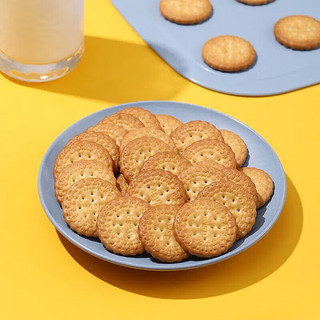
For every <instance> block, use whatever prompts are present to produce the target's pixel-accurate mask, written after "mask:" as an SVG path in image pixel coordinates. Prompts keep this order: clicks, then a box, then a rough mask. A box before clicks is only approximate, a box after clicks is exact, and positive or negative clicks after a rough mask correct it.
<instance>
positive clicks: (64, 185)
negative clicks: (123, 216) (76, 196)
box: [55, 160, 116, 203]
mask: <svg viewBox="0 0 320 320" xmlns="http://www.w3.org/2000/svg"><path fill="white" fill-rule="evenodd" d="M87 178H100V179H102V180H105V181H108V182H110V183H111V184H113V185H115V184H116V178H115V177H114V175H113V171H112V170H111V169H110V168H109V167H107V166H106V165H105V164H103V163H102V162H99V161H96V160H80V161H77V162H74V163H72V164H69V165H67V166H66V167H65V168H64V169H63V170H62V171H61V172H60V173H59V174H58V176H57V179H56V181H55V193H56V198H57V200H58V202H59V203H61V202H62V200H63V198H64V197H65V195H66V193H67V190H68V189H69V188H70V187H71V186H72V185H73V184H74V183H76V182H78V181H79V180H82V179H87Z"/></svg>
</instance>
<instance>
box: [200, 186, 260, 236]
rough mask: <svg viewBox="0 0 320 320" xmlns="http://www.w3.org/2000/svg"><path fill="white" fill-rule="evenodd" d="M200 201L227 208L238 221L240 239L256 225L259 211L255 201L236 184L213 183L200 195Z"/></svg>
mask: <svg viewBox="0 0 320 320" xmlns="http://www.w3.org/2000/svg"><path fill="white" fill-rule="evenodd" d="M198 199H210V200H215V201H217V202H219V203H221V204H223V205H224V206H226V207H227V208H228V209H229V210H230V211H231V213H232V214H233V216H234V217H235V219H236V223H237V227H238V230H237V237H238V239H240V238H243V237H244V236H245V235H246V234H247V233H248V232H249V231H250V230H251V229H252V227H253V225H254V223H255V219H256V215H257V211H256V203H255V201H254V199H253V198H252V196H251V195H250V194H249V193H247V192H246V191H245V190H244V189H243V188H242V187H241V186H239V185H238V184H236V183H234V182H231V181H224V182H219V183H213V184H211V185H210V186H207V187H205V188H204V189H203V190H202V191H201V192H200V193H199V196H198Z"/></svg>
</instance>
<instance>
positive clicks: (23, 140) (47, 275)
mask: <svg viewBox="0 0 320 320" xmlns="http://www.w3.org/2000/svg"><path fill="white" fill-rule="evenodd" d="M85 27H86V53H85V55H84V58H83V61H82V62H81V64H80V65H79V66H78V68H77V69H76V70H75V71H74V72H72V73H71V74H70V75H68V76H67V77H65V78H63V79H60V80H58V81H55V82H52V83H46V84H39V85H34V84H29V85H25V84H21V83H17V82H13V81H10V80H8V79H7V78H5V77H4V76H2V75H0V131H1V135H0V139H1V141H0V161H1V162H0V164H1V166H0V168H1V174H0V177H1V186H0V196H1V217H0V221H1V228H0V315H1V318H2V319H67V318H68V319H71V318H76V319H121V320H122V319H139V320H140V319H141V320H144V319H161V320H164V319H200V318H205V319H209V318H210V319H219V320H220V319H247V320H248V319H255V320H256V319H258V320H264V319H266V320H269V319H275V320H277V319H282V320H283V319H290V320H296V319H299V320H309V319H316V318H317V316H320V314H319V302H320V301H319V287H320V286H319V285H320V281H319V270H320V263H319V262H320V258H319V225H320V214H319V195H320V194H319V191H320V187H319V180H320V174H319V156H320V152H319V146H320V145H319V141H320V125H319V119H320V111H319V110H320V103H319V97H320V85H317V86H313V87H310V88H307V89H303V90H298V91H296V92H292V93H288V94H283V95H278V96H273V97H261V98H245V97H235V96H230V95H224V94H220V93H217V92H213V91H210V90H206V89H204V88H201V87H199V86H197V85H195V84H193V83H191V82H189V81H187V80H185V79H184V78H182V77H181V76H179V75H178V74H177V73H176V72H175V71H173V70H172V69H171V68H170V67H169V66H168V65H167V64H166V63H165V62H163V61H162V60H161V59H160V58H159V57H158V56H157V55H156V54H155V53H154V52H153V51H152V50H151V49H150V48H148V47H147V46H146V44H145V43H144V42H143V41H142V40H141V39H140V38H139V37H138V36H137V34H136V33H135V32H134V31H133V30H132V29H131V28H130V27H129V26H128V24H127V23H126V22H125V21H124V20H123V18H122V17H121V16H120V15H119V13H118V12H117V11H116V10H115V9H114V8H113V7H112V5H111V4H110V2H108V1H107V0H94V1H87V3H86V14H85ZM149 99H154V100H161V99H163V100H172V101H183V102H189V103H195V104H199V105H203V106H206V107H208V108H213V109H215V110H219V111H221V112H224V113H226V114H228V115H231V116H233V117H235V118H237V119H239V120H240V121H242V122H244V123H246V124H247V125H249V126H250V127H252V128H253V129H254V130H256V131H257V132H259V133H260V134H261V135H262V136H263V137H264V138H265V139H266V140H267V141H268V142H269V143H270V144H271V146H272V147H273V148H274V150H275V151H276V152H277V154H278V156H279V157H280V159H281V161H282V164H283V166H284V169H285V172H286V174H287V179H288V195H287V200H286V203H285V206H284V210H283V212H282V214H281V216H280V218H279V220H278V221H277V223H276V224H275V226H274V228H273V229H272V230H271V231H270V232H269V233H268V235H267V236H266V237H265V238H263V239H262V240H261V241H260V242H259V243H257V244H256V245H255V246H253V247H252V248H250V249H249V250H247V251H246V252H244V253H242V254H240V255H238V256H236V257H234V258H232V259H229V260H228V261H224V262H221V263H219V264H217V265H213V266H210V267H207V268H202V269H198V270H191V271H184V272H178V273H153V272H143V271H137V270H131V269H126V268H122V267H118V266H114V265H111V264H109V263H106V262H103V261H100V260H98V259H96V258H94V257H91V256H89V255H88V254H86V253H84V252H82V251H81V250H80V249H78V248H76V247H74V246H73V245H71V244H70V243H69V242H68V241H66V240H64V239H63V238H62V237H61V236H59V235H58V233H57V232H56V230H55V228H54V227H53V225H52V224H51V223H50V221H49V220H48V218H47V217H46V215H45V213H44V211H43V209H42V207H41V205H40V201H39V199H38V194H37V174H38V168H39V165H40V162H41V159H42V157H43V155H44V153H45V151H46V149H47V148H48V147H49V145H50V144H51V142H52V141H53V140H54V139H55V137H56V136H57V135H58V134H59V133H61V132H62V131H63V130H64V129H65V128H67V127H68V126H69V125H71V124H72V123H73V122H75V121H77V120H79V119H81V118H82V117H84V116H86V115H88V114H90V113H92V112H95V111H97V110H100V109H102V108H105V107H109V106H112V105H116V104H119V103H125V102H132V101H138V100H149Z"/></svg>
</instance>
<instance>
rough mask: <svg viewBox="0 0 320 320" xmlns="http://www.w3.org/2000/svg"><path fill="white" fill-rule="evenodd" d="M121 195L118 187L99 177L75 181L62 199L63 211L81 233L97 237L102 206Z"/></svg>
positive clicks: (67, 220)
mask: <svg viewBox="0 0 320 320" xmlns="http://www.w3.org/2000/svg"><path fill="white" fill-rule="evenodd" d="M117 197H121V194H120V192H119V190H118V189H117V187H116V186H115V185H113V184H111V183H110V182H108V181H105V180H102V179H99V178H87V179H83V180H79V181H78V182H76V183H74V184H73V185H72V186H71V187H70V188H69V189H68V190H67V192H66V195H65V197H64V198H63V201H62V213H63V216H64V219H65V221H66V223H67V224H68V225H69V226H70V228H71V229H72V230H73V231H75V232H77V233H78V234H80V235H84V236H87V237H96V236H97V232H96V231H97V230H96V223H97V218H98V215H99V212H100V209H101V207H103V206H104V205H105V204H106V203H107V202H109V201H111V200H113V199H115V198H117Z"/></svg>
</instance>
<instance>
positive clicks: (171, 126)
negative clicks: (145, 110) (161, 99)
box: [155, 114, 182, 136]
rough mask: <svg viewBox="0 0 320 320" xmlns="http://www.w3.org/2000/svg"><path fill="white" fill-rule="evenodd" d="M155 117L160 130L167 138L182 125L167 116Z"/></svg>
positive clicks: (175, 119)
mask: <svg viewBox="0 0 320 320" xmlns="http://www.w3.org/2000/svg"><path fill="white" fill-rule="evenodd" d="M155 116H156V118H157V119H158V120H159V123H160V126H161V128H162V130H163V131H164V132H165V133H166V134H167V135H169V136H170V134H171V133H172V132H173V131H174V130H176V129H177V128H178V127H179V126H180V125H182V122H181V121H180V120H178V119H177V118H175V117H173V116H170V115H167V114H156V115H155Z"/></svg>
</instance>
